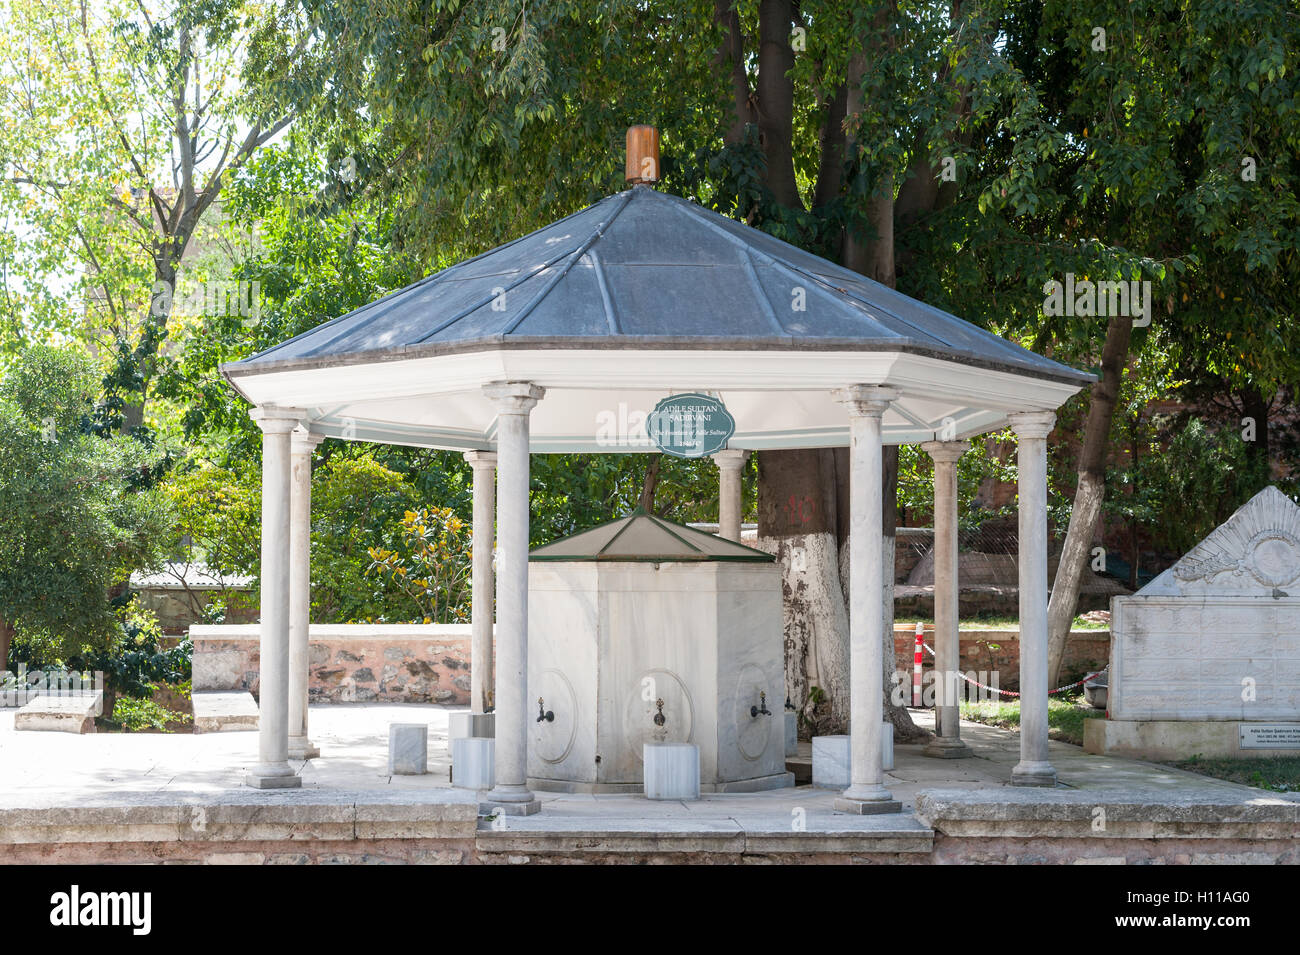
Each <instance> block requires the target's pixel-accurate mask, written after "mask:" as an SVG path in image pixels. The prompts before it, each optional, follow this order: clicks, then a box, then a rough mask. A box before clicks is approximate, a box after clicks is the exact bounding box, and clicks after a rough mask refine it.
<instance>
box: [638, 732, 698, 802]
mask: <svg viewBox="0 0 1300 955" xmlns="http://www.w3.org/2000/svg"><path fill="white" fill-rule="evenodd" d="M642 755H643V756H644V758H645V795H646V798H647V799H699V798H700V748H699V747H698V746H696V745H695V744H694V743H645V744H643V749H642Z"/></svg>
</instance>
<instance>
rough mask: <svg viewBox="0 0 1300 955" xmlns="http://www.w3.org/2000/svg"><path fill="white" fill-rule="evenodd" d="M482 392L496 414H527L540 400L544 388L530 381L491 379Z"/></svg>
mask: <svg viewBox="0 0 1300 955" xmlns="http://www.w3.org/2000/svg"><path fill="white" fill-rule="evenodd" d="M483 394H484V395H486V396H487V398H488V400H490V401H491V402H492V404H493V406H495V408H496V410H497V414H528V412H530V411H532V410H533V406H534V405H536V404H537V402H539V401H541V400H542V396H544V395H545V394H546V389H545V388H543V387H542V386H541V385H535V384H533V383H532V382H531V381H492V382H488V383H487V384H486V385H484V386H483Z"/></svg>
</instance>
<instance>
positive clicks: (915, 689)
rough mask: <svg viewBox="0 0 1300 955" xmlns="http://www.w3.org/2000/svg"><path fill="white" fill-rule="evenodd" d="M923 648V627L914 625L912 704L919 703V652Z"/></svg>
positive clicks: (917, 704)
mask: <svg viewBox="0 0 1300 955" xmlns="http://www.w3.org/2000/svg"><path fill="white" fill-rule="evenodd" d="M924 648H925V627H924V626H923V625H922V624H921V623H919V622H918V623H917V625H916V652H915V654H914V655H913V656H912V705H913V706H920V705H921V652H922V650H923V649H924Z"/></svg>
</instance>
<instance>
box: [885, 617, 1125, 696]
mask: <svg viewBox="0 0 1300 955" xmlns="http://www.w3.org/2000/svg"><path fill="white" fill-rule="evenodd" d="M915 641H916V624H906V625H905V624H899V625H898V626H896V627H895V628H894V658H895V661H896V666H897V668H898V669H899V670H902V671H903V672H904V673H906V674H909V677H908V679H907V680H906V681H905V685H907V686H909V687H910V686H911V685H912V683H911V677H910V674H911V672H912V658H913V651H914V647H915ZM925 642H926V643H927V644H928V645H929V646H931V647H933V646H934V628H933V627H931V626H927V627H926V628H925ZM958 642H959V643H960V652H961V669H962V672H963V673H965V672H966V671H968V670H977V671H978V670H984V671H997V673H998V686H999V688H1001V689H1003V690H1018V689H1019V688H1020V634H1019V632H1018V631H1015V630H962V631H960V633H959V635H958ZM1109 662H1110V631H1109V630H1072V631H1071V632H1070V638H1069V640H1067V641H1066V644H1065V660H1064V661H1063V663H1062V665H1061V673H1062V677H1063V679H1062V682H1069V683H1072V682H1073V681H1075V680H1077V679H1079V677H1082V676H1085V675H1087V674H1088V673H1090V672H1093V671H1095V670H1100V669H1101V668H1102V667H1104V666H1106V664H1107V663H1109ZM933 667H934V657H932V656H930V654H929V653H928V652H926V653H925V656H924V663H923V668H924V670H925V671H929V670H931V669H932V668H933Z"/></svg>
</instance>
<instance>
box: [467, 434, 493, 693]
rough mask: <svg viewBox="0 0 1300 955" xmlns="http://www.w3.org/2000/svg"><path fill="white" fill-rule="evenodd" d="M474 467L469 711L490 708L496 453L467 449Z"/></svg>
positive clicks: (471, 465) (469, 460) (468, 459)
mask: <svg viewBox="0 0 1300 955" xmlns="http://www.w3.org/2000/svg"><path fill="white" fill-rule="evenodd" d="M465 460H466V461H468V462H469V463H470V467H472V468H473V469H474V536H473V541H474V546H473V550H474V566H473V569H472V578H471V588H470V589H471V591H472V595H473V606H472V607H471V609H470V620H471V633H472V636H471V638H470V664H469V681H470V683H469V706H470V712H471V713H487V712H490V711H491V710H492V697H493V685H494V684H493V679H492V616H493V613H494V607H493V590H494V585H495V583H496V581H494V580H493V579H492V550H493V546H494V544H495V536H496V535H495V527H494V523H495V521H496V472H497V456H496V455H495V454H494V453H493V452H491V451H466V452H465Z"/></svg>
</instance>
